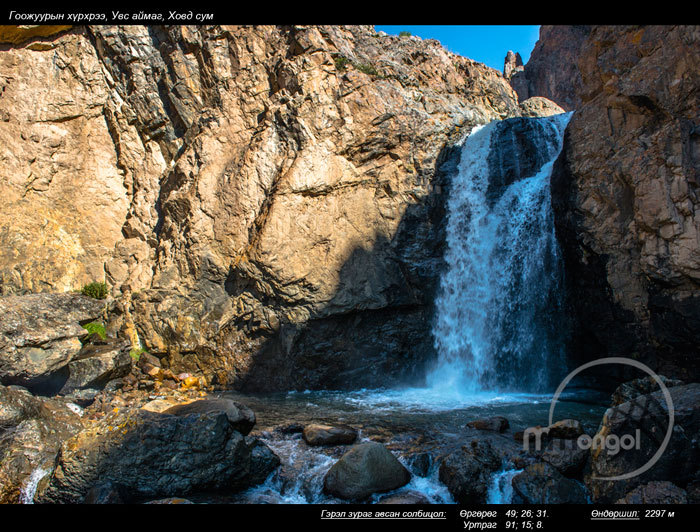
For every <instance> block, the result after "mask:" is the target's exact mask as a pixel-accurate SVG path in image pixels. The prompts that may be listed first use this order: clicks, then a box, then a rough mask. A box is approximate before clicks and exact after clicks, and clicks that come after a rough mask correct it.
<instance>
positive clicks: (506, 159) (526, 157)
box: [486, 118, 559, 204]
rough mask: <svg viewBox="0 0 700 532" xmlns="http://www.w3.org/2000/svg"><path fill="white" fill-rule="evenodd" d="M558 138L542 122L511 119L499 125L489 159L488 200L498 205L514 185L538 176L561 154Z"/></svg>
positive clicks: (528, 119) (495, 130) (494, 134)
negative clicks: (543, 140)
mask: <svg viewBox="0 0 700 532" xmlns="http://www.w3.org/2000/svg"><path fill="white" fill-rule="evenodd" d="M557 138H558V133H557V132H556V131H555V130H554V129H552V128H551V127H548V125H547V124H546V123H544V122H543V121H542V120H536V119H533V118H512V119H509V120H504V121H501V122H498V123H497V125H496V128H495V129H494V131H493V133H492V134H491V148H490V150H489V154H488V157H487V161H488V165H489V184H488V188H487V189H486V197H487V200H488V201H489V202H490V203H491V204H493V203H495V202H496V201H497V200H498V198H500V197H501V195H502V194H503V192H504V191H505V190H506V189H507V187H508V186H510V185H511V184H512V183H515V182H517V181H520V180H521V179H525V178H527V177H531V176H533V175H535V174H536V173H537V172H538V171H539V170H540V168H542V166H543V165H544V164H545V163H546V162H547V161H549V160H551V159H552V158H553V157H554V156H555V155H556V154H557V152H558V151H559V143H558V141H556V139H557ZM538 139H548V142H546V144H545V143H543V142H542V141H541V140H538ZM543 148H546V149H543Z"/></svg>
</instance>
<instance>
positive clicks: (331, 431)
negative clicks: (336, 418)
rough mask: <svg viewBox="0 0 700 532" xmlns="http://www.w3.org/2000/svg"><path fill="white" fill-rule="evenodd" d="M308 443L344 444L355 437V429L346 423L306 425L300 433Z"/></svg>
mask: <svg viewBox="0 0 700 532" xmlns="http://www.w3.org/2000/svg"><path fill="white" fill-rule="evenodd" d="M302 436H303V438H304V441H305V442H306V443H308V444H309V445H312V446H316V445H345V444H349V443H353V442H354V441H355V440H356V439H357V431H356V430H355V429H353V428H352V427H348V426H347V425H333V426H331V425H317V424H313V425H307V426H306V427H304V431H303V433H302Z"/></svg>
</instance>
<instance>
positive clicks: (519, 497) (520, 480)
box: [512, 462, 588, 504]
mask: <svg viewBox="0 0 700 532" xmlns="http://www.w3.org/2000/svg"><path fill="white" fill-rule="evenodd" d="M512 484H513V495H514V502H519V503H525V504H585V503H587V502H588V499H587V495H586V489H585V488H584V487H583V485H582V484H580V483H578V482H576V481H575V480H572V479H569V478H566V477H564V476H563V475H562V474H561V473H559V471H557V470H556V469H555V468H553V467H552V466H551V465H549V464H545V463H542V462H539V463H536V464H532V465H530V466H528V467H527V468H525V470H524V471H522V472H521V473H518V474H517V475H515V476H514V477H513V481H512Z"/></svg>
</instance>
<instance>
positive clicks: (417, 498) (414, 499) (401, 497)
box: [377, 490, 430, 504]
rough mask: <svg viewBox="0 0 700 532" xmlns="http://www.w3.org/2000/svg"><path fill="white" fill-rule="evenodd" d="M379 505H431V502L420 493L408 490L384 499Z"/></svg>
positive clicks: (380, 500)
mask: <svg viewBox="0 0 700 532" xmlns="http://www.w3.org/2000/svg"><path fill="white" fill-rule="evenodd" d="M377 504H430V500H429V499H428V497H426V496H425V495H423V494H422V493H421V492H419V491H414V490H408V491H402V492H400V493H395V494H393V495H387V496H386V497H382V498H381V499H379V501H378V502H377Z"/></svg>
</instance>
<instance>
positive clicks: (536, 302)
mask: <svg viewBox="0 0 700 532" xmlns="http://www.w3.org/2000/svg"><path fill="white" fill-rule="evenodd" d="M570 117H571V113H566V114H561V115H556V116H552V117H546V118H528V119H525V118H515V119H509V120H504V121H500V122H492V123H490V124H487V125H485V126H479V127H476V128H475V129H474V130H473V131H472V132H471V134H470V135H469V137H468V138H467V139H466V140H465V141H464V144H463V147H462V153H461V160H460V164H459V170H458V173H457V175H456V176H455V177H454V180H453V183H452V188H451V191H450V196H449V200H448V220H447V235H446V240H447V251H446V255H445V261H446V265H447V267H446V271H445V272H444V273H443V275H442V278H441V285H440V289H439V293H438V297H437V300H436V319H435V323H434V327H433V337H434V342H435V346H436V349H437V352H438V360H437V362H436V365H435V367H434V368H433V369H432V371H431V372H430V373H429V374H428V376H427V382H428V386H429V387H430V388H432V389H433V390H435V391H438V390H439V391H440V393H442V394H445V395H449V394H455V395H465V394H474V393H479V392H486V391H488V392H493V391H496V392H527V393H541V392H543V391H546V390H548V389H550V388H551V387H552V386H555V385H556V383H557V382H558V381H557V382H554V381H553V379H556V378H557V376H560V372H561V370H563V367H564V343H563V337H564V334H563V329H564V323H565V318H564V313H563V311H562V308H561V305H562V286H563V279H562V276H563V270H562V265H561V257H560V252H559V248H558V244H557V240H556V236H555V231H554V220H553V214H552V208H551V193H550V174H551V171H552V165H553V163H554V161H555V159H556V158H557V155H558V154H559V152H560V150H561V145H562V137H563V133H564V129H565V128H566V125H567V123H568V121H569V119H570Z"/></svg>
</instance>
